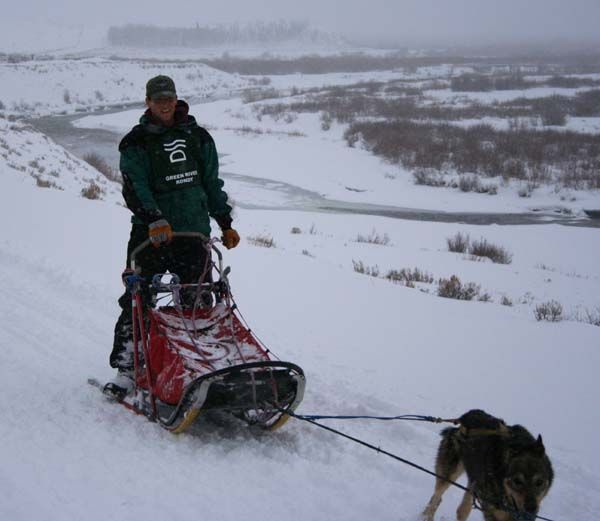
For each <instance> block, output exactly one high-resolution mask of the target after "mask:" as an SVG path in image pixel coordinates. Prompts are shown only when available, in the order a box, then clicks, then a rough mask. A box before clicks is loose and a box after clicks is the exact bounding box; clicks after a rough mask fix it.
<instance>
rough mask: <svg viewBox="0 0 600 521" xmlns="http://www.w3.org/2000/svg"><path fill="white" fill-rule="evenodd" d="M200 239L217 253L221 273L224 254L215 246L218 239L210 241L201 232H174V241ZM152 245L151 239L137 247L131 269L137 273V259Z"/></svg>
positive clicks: (132, 257) (131, 260)
mask: <svg viewBox="0 0 600 521" xmlns="http://www.w3.org/2000/svg"><path fill="white" fill-rule="evenodd" d="M185 238H188V239H200V240H201V241H202V242H203V243H204V244H205V245H208V244H210V248H211V249H212V250H213V251H214V252H215V253H216V255H217V258H218V259H219V271H220V272H221V271H222V268H223V254H222V253H221V251H220V250H219V249H218V248H217V247H216V246H215V245H214V242H215V241H218V239H216V238H215V239H209V238H208V237H207V236H206V235H204V234H203V233H200V232H174V233H173V239H185ZM150 244H151V242H150V239H146V240H145V241H144V242H142V243H141V244H140V245H139V246H137V247H136V248H135V249H134V250H133V251H132V252H131V255H130V261H129V264H130V267H131V269H132V270H133V271H134V272H135V268H136V264H135V259H136V257H137V256H138V255H139V253H140V252H141V251H142V250H145V249H146V248H147V247H148V246H149V245H150Z"/></svg>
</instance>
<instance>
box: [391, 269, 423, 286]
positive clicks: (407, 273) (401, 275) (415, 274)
mask: <svg viewBox="0 0 600 521" xmlns="http://www.w3.org/2000/svg"><path fill="white" fill-rule="evenodd" d="M385 278H386V279H387V280H389V281H391V282H398V283H404V284H405V285H409V283H414V282H423V283H425V284H431V283H432V282H433V275H431V273H427V272H426V271H424V270H420V269H419V268H414V269H412V270H411V269H410V268H402V269H401V270H390V271H388V272H387V275H386V276H385ZM413 286H414V284H413Z"/></svg>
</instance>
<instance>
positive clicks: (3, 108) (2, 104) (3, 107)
mask: <svg viewBox="0 0 600 521" xmlns="http://www.w3.org/2000/svg"><path fill="white" fill-rule="evenodd" d="M5 109H6V106H5V105H4V103H2V100H0V110H5Z"/></svg>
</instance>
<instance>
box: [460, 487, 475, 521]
mask: <svg viewBox="0 0 600 521" xmlns="http://www.w3.org/2000/svg"><path fill="white" fill-rule="evenodd" d="M467 488H468V489H469V490H466V491H465V494H464V496H463V498H462V501H461V502H460V505H458V509H457V510H456V519H457V520H458V521H466V520H467V517H469V514H470V513H471V510H472V508H473V494H471V482H470V481H469V484H468V485H467Z"/></svg>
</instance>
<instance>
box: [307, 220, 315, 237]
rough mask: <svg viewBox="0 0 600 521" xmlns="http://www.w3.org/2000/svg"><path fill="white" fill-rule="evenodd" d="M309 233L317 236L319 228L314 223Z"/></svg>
mask: <svg viewBox="0 0 600 521" xmlns="http://www.w3.org/2000/svg"><path fill="white" fill-rule="evenodd" d="M308 233H310V235H317V227H316V226H315V223H312V224H311V225H310V229H309V230H308Z"/></svg>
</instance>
